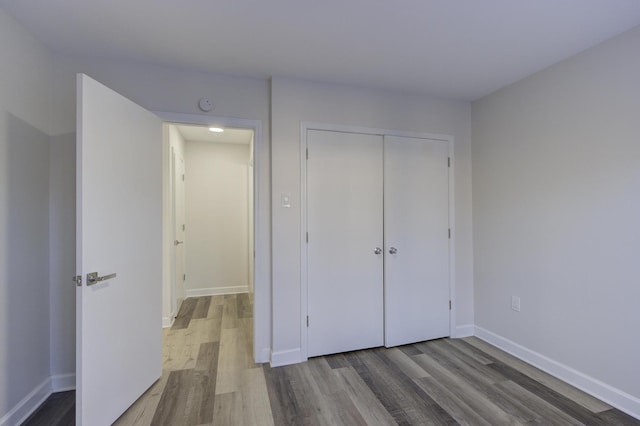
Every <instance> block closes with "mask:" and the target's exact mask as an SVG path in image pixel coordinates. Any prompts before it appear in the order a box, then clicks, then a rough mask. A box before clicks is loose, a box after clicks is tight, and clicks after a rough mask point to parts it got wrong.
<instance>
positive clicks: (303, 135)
mask: <svg viewBox="0 0 640 426" xmlns="http://www.w3.org/2000/svg"><path fill="white" fill-rule="evenodd" d="M308 130H324V131H333V132H344V133H362V134H370V135H381V136H400V137H412V138H422V139H435V140H441V141H446V142H447V145H448V148H449V158H450V159H451V163H450V166H449V228H450V229H451V238H450V240H449V297H450V300H451V310H450V311H449V335H450V336H452V337H453V336H455V330H456V324H455V318H456V292H455V288H456V285H455V283H456V279H455V235H456V233H455V203H454V200H455V182H454V175H455V174H454V166H455V161H454V156H453V155H454V138H453V136H450V135H443V134H436V133H422V132H411V131H402V130H389V129H379V128H373V127H361V126H347V125H341V124H330V123H317V122H309V121H302V122H301V123H300V228H301V229H300V247H302V249H301V250H300V330H301V332H300V346H301V351H300V352H301V353H300V356H301V360H300V361H306V360H307V359H308V358H309V356H308V337H307V315H308V304H307V303H308V302H307V294H308V255H307V241H306V236H307V231H308V227H307V131H308Z"/></svg>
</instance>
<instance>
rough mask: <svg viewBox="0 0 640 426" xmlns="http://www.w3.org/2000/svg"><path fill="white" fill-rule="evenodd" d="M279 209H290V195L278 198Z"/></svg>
mask: <svg viewBox="0 0 640 426" xmlns="http://www.w3.org/2000/svg"><path fill="white" fill-rule="evenodd" d="M280 207H282V208H283V209H290V208H291V194H282V196H281V197H280Z"/></svg>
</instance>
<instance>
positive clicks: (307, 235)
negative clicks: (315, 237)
mask: <svg viewBox="0 0 640 426" xmlns="http://www.w3.org/2000/svg"><path fill="white" fill-rule="evenodd" d="M307 242H309V233H308V232H307Z"/></svg>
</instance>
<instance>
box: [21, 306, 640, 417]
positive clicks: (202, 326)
mask: <svg viewBox="0 0 640 426" xmlns="http://www.w3.org/2000/svg"><path fill="white" fill-rule="evenodd" d="M251 312H252V309H251V305H250V302H249V298H248V296H247V295H246V294H244V295H229V296H214V297H200V298H194V299H187V300H185V302H184V303H183V305H182V308H181V310H180V314H179V316H178V318H177V319H176V321H175V323H174V325H173V327H172V328H170V329H167V330H165V332H164V353H163V357H164V367H163V368H164V372H163V375H162V377H161V378H160V380H158V381H157V382H156V383H155V384H154V385H153V386H152V387H151V388H150V389H149V390H148V391H147V392H146V393H145V394H144V395H143V396H141V397H140V399H139V400H138V401H137V402H136V403H135V404H134V405H133V406H132V407H131V408H130V409H129V410H128V411H127V412H125V413H124V414H123V415H122V417H121V418H120V419H118V421H117V422H116V423H115V424H116V425H127V426H129V425H171V426H182V425H184V426H187V425H188V426H196V425H198V426H200V425H243V426H244V425H277V426H280V425H395V424H399V425H457V424H461V425H474V426H475V425H491V426H495V425H534V424H535V425H640V421H639V420H636V419H634V418H632V417H630V416H628V415H626V414H624V413H622V412H620V411H619V410H616V409H613V408H611V407H610V406H608V405H607V404H605V403H603V402H602V401H599V400H597V399H595V398H593V397H591V396H589V395H586V394H585V393H583V392H581V391H579V390H577V389H575V388H573V387H571V386H569V385H567V384H565V383H563V382H561V381H559V380H557V379H555V378H553V377H551V376H549V375H547V374H545V373H543V372H541V371H540V370H538V369H536V368H534V367H532V366H530V365H528V364H526V363H524V362H522V361H519V360H517V359H515V358H514V357H512V356H510V355H508V354H506V353H504V352H502V351H500V350H498V349H496V348H494V347H493V346H490V345H488V344H487V343H485V342H483V341H481V340H479V339H477V338H466V339H440V340H434V341H430V342H424V343H418V344H414V345H407V346H402V347H399V348H392V349H385V348H377V349H369V350H363V351H356V352H349V353H345V354H338V355H331V356H325V357H318V358H313V359H310V360H309V361H308V362H306V363H303V364H297V365H291V366H285V367H278V368H271V367H269V366H268V365H267V364H265V365H259V364H254V363H253V361H252V355H251V354H252V353H253V351H252V341H253V336H252V332H251V330H252V318H251ZM52 397H53V396H52ZM45 405H46V404H45ZM43 407H44V406H43ZM64 408H65V410H66V411H65V413H67V414H66V415H67V416H68V412H69V407H68V403H67V404H66V405H64ZM40 411H42V409H41V410H40ZM45 413H46V417H45V418H44V419H45V420H44V422H43V419H42V418H38V412H36V413H35V414H34V416H32V418H31V419H30V420H29V421H27V422H26V423H25V424H27V425H30V426H31V425H44V424H47V425H66V424H73V422H70V423H69V418H68V417H66V420H63V421H62V422H58V421H57V420H56V419H55V415H54V414H52V410H51V407H49V408H48V409H47V410H45ZM43 414H44V413H43ZM61 415H62V414H61ZM47 419H48V420H47Z"/></svg>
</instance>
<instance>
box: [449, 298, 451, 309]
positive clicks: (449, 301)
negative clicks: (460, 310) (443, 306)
mask: <svg viewBox="0 0 640 426" xmlns="http://www.w3.org/2000/svg"><path fill="white" fill-rule="evenodd" d="M449 310H451V300H449Z"/></svg>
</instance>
